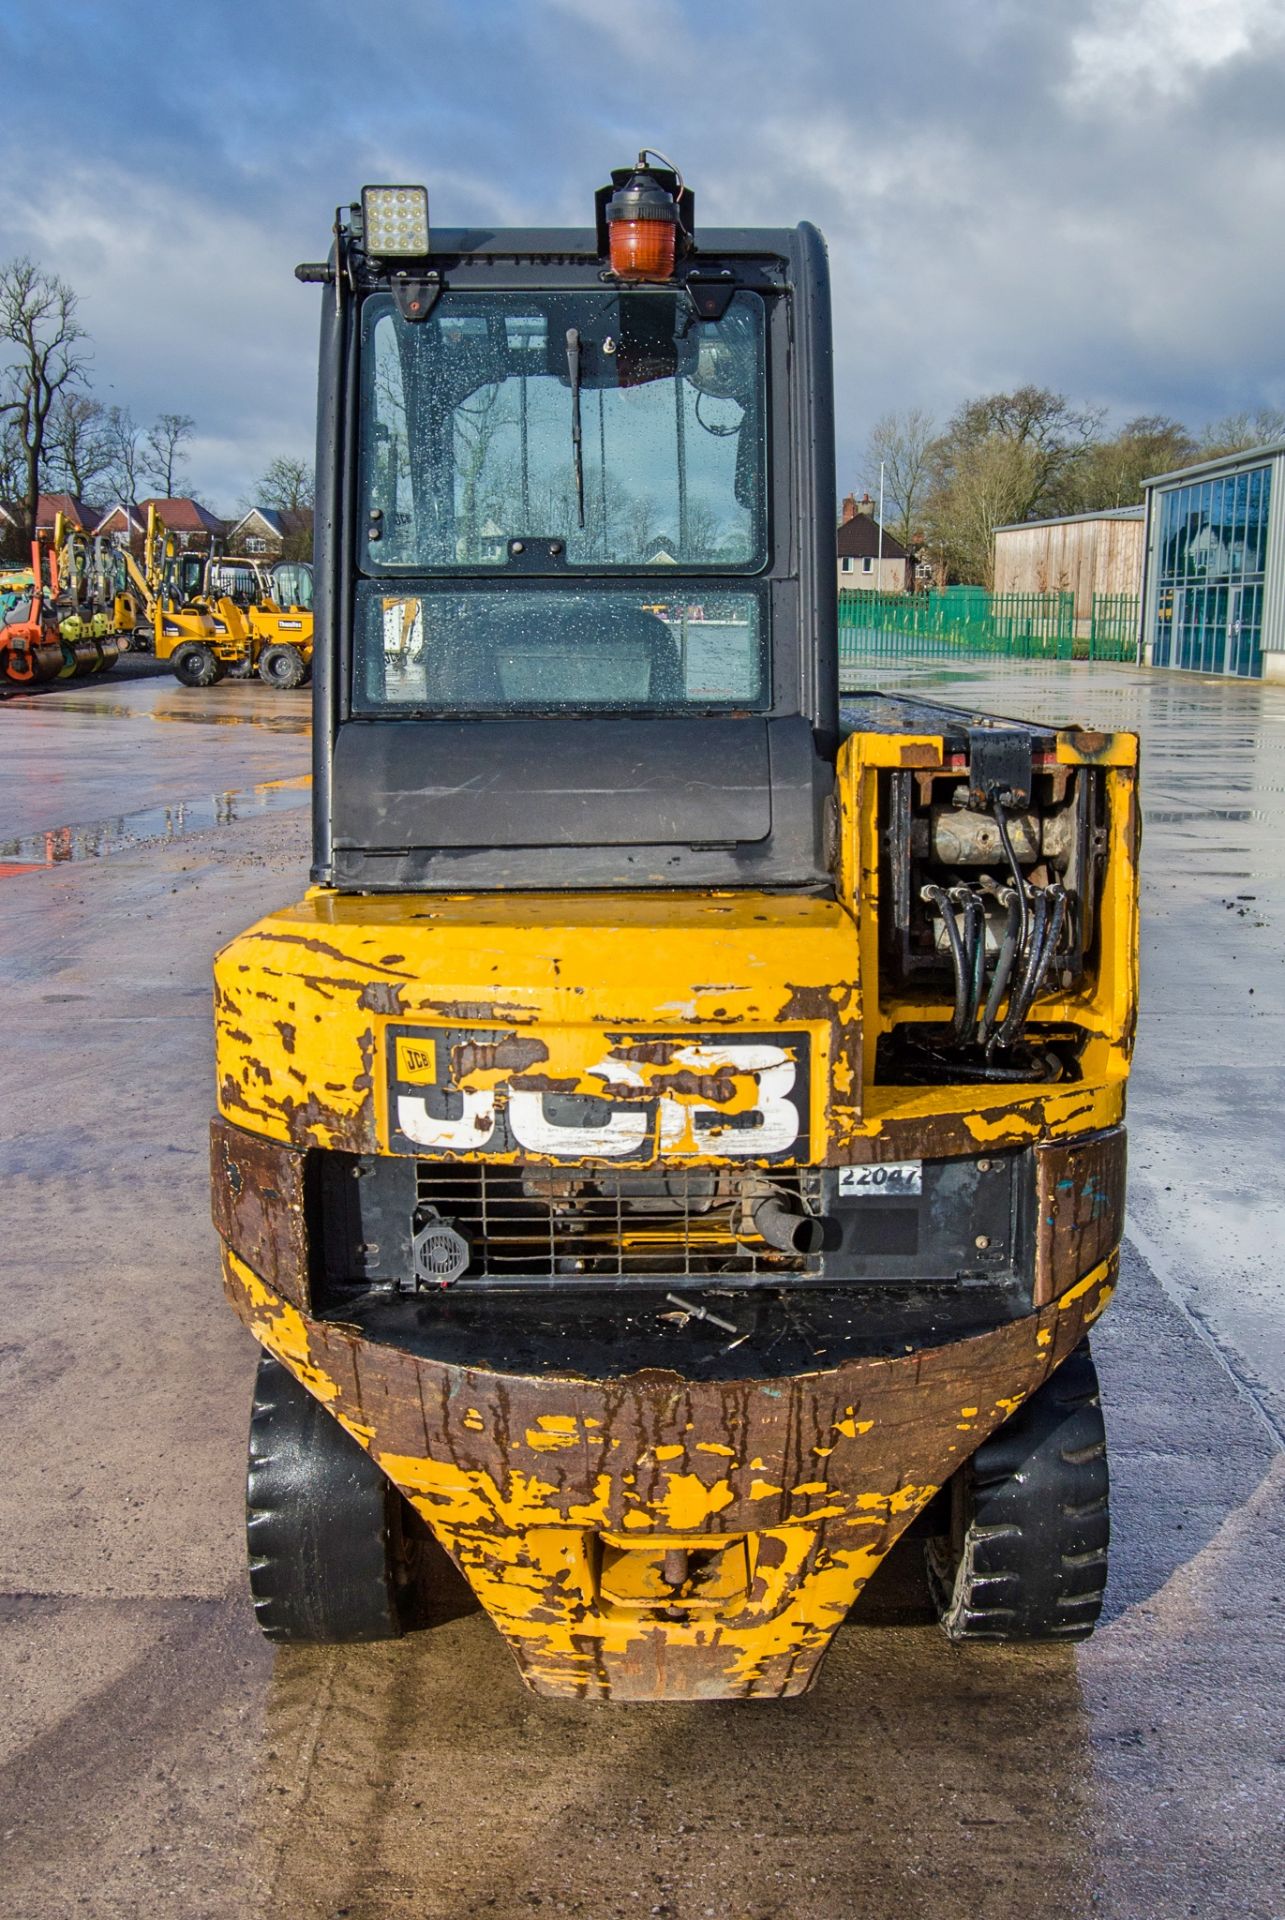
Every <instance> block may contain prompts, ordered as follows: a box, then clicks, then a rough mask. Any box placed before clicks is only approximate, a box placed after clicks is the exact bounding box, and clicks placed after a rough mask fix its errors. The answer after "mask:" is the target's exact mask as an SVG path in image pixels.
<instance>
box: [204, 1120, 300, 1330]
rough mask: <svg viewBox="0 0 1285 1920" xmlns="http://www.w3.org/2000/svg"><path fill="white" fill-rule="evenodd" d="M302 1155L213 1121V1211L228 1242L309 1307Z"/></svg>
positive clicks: (294, 1300)
mask: <svg viewBox="0 0 1285 1920" xmlns="http://www.w3.org/2000/svg"><path fill="white" fill-rule="evenodd" d="M303 1162H304V1156H303V1155H302V1154H301V1153H296V1152H294V1151H293V1149H292V1148H290V1147H281V1146H277V1145H275V1144H274V1143H273V1142H271V1141H268V1140H259V1139H256V1138H255V1137H254V1135H253V1134H249V1133H243V1132H242V1131H241V1129H240V1128H239V1127H233V1126H229V1124H228V1122H227V1121H226V1120H214V1121H212V1122H211V1123H210V1212H211V1215H212V1217H213V1220H214V1225H215V1228H216V1230H217V1231H218V1233H219V1234H220V1236H221V1237H222V1239H223V1240H224V1241H226V1243H227V1244H228V1246H230V1247H232V1248H233V1249H234V1250H235V1251H236V1252H237V1253H238V1254H239V1255H240V1256H241V1258H242V1259H243V1260H244V1261H246V1263H247V1264H248V1265H249V1266H252V1267H253V1268H254V1270H255V1272H256V1273H257V1274H260V1275H261V1276H262V1278H263V1279H265V1280H266V1281H267V1282H268V1284H269V1286H270V1287H272V1288H273V1290H274V1291H275V1292H277V1293H279V1294H280V1295H281V1296H282V1298H283V1299H285V1300H289V1301H290V1303H291V1305H292V1306H296V1307H299V1308H300V1309H302V1310H304V1311H306V1310H307V1307H308V1304H309V1295H308V1241H307V1230H306V1226H305V1222H304V1211H303Z"/></svg>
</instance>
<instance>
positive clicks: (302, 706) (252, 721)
mask: <svg viewBox="0 0 1285 1920" xmlns="http://www.w3.org/2000/svg"><path fill="white" fill-rule="evenodd" d="M273 697H274V699H281V698H282V697H283V696H282V695H280V694H274V696H273ZM183 699H184V697H183V694H182V692H181V691H180V692H175V693H172V694H170V693H167V694H162V695H161V697H160V699H159V700H158V701H157V703H156V705H155V706H154V707H150V708H149V707H145V706H136V707H131V706H127V705H126V704H125V702H124V701H123V700H109V699H107V698H106V697H105V696H102V697H99V698H91V697H90V696H88V695H83V694H82V695H80V696H79V697H77V696H76V695H74V694H62V695H60V697H59V700H58V704H57V706H56V707H55V706H48V705H46V704H45V703H44V701H42V700H41V698H40V696H39V695H38V694H17V695H14V696H12V697H11V698H10V700H9V701H8V703H7V704H8V705H9V706H10V707H11V708H13V709H14V710H21V709H23V708H32V707H38V708H39V709H40V718H41V719H42V720H43V719H46V718H47V717H48V716H49V715H51V714H52V715H54V716H59V715H62V714H66V713H77V714H90V715H92V716H93V718H94V719H96V720H103V719H106V720H159V721H161V722H164V723H168V722H173V721H179V722H183V723H188V724H190V725H192V726H198V727H259V728H261V729H262V730H263V731H264V732H265V733H310V732H311V731H312V701H311V699H310V698H305V699H304V700H303V701H301V702H300V703H298V704H297V705H292V706H291V708H290V709H289V710H287V711H286V712H283V713H272V712H262V711H256V710H255V709H254V708H253V707H242V708H231V709H229V708H226V707H221V708H220V707H214V706H211V705H210V704H208V703H207V704H205V705H197V704H195V703H193V704H190V705H185V704H184V703H183Z"/></svg>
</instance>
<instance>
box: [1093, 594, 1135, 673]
mask: <svg viewBox="0 0 1285 1920" xmlns="http://www.w3.org/2000/svg"><path fill="white" fill-rule="evenodd" d="M1137 654H1138V596H1137V594H1136V593H1095V594H1094V596H1093V614H1092V617H1091V619H1090V622H1089V658H1090V660H1135V659H1136V658H1137Z"/></svg>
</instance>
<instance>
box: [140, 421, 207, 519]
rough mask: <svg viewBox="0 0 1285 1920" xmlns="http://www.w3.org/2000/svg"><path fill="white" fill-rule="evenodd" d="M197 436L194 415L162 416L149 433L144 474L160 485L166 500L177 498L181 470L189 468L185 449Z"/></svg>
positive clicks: (144, 454)
mask: <svg viewBox="0 0 1285 1920" xmlns="http://www.w3.org/2000/svg"><path fill="white" fill-rule="evenodd" d="M195 432H196V422H195V420H194V419H193V418H192V416H191V414H190V413H162V414H158V416H157V418H156V420H155V422H154V423H153V425H152V426H150V427H149V428H148V429H147V444H146V447H145V448H144V451H143V461H142V465H143V471H144V473H146V474H147V475H148V477H149V478H150V479H152V480H154V481H155V482H156V484H157V486H158V487H159V488H160V490H161V493H162V495H163V496H164V498H165V499H166V500H171V499H173V497H174V487H175V483H176V481H177V480H178V479H179V477H180V468H182V467H185V466H186V465H187V455H186V454H185V453H184V451H183V448H184V446H185V445H186V443H187V441H189V440H190V439H191V438H192V435H193V434H194V433H195Z"/></svg>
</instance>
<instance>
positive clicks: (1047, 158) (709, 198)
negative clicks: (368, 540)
mask: <svg viewBox="0 0 1285 1920" xmlns="http://www.w3.org/2000/svg"><path fill="white" fill-rule="evenodd" d="M0 72H3V73H4V74H5V76H6V97H7V101H8V110H7V111H6V113H5V115H4V117H3V120H2V121H0V155H2V161H3V172H2V175H0V177H2V178H3V181H4V194H3V199H2V200H0V259H4V258H8V257H10V256H11V255H13V254H15V253H20V252H29V253H31V254H32V255H33V256H35V257H36V258H37V259H39V260H40V261H41V262H42V263H43V264H44V265H45V266H47V267H48V268H50V269H52V270H54V271H56V272H58V273H60V274H62V275H63V276H64V277H65V278H66V279H68V280H69V281H71V283H72V284H73V285H74V286H75V287H76V289H77V290H78V292H79V293H80V295H81V301H82V319H83V321H84V323H85V325H86V326H87V328H88V329H89V331H90V333H91V335H92V337H93V343H94V354H95V359H94V369H93V372H94V384H95V387H96V390H97V391H98V392H100V394H102V396H103V397H104V398H106V399H108V400H115V401H120V402H122V403H125V404H128V405H129V406H131V407H132V408H133V409H134V412H135V413H136V414H137V415H138V416H139V417H140V418H142V419H144V420H150V419H151V418H152V417H153V416H154V415H155V414H156V413H157V412H158V411H160V410H162V409H167V410H171V411H177V412H187V413H191V414H193V415H194V416H195V417H196V420H197V422H198V424H199V437H198V439H197V442H196V444H195V447H194V450H193V459H192V472H191V480H192V484H193V486H194V488H195V490H196V491H197V492H198V493H199V494H200V495H201V497H203V498H205V499H206V500H208V502H209V503H210V504H211V505H212V506H214V507H215V508H218V509H222V510H224V511H227V510H229V509H231V508H233V507H235V506H237V505H238V504H239V503H240V502H242V501H243V500H244V499H245V498H246V497H247V495H248V494H249V492H250V491H251V488H252V483H253V480H254V477H255V476H256V475H257V474H258V473H259V472H261V471H262V469H263V467H264V466H265V465H266V463H267V461H268V460H269V459H271V458H272V457H273V455H275V454H277V453H299V454H302V453H307V452H309V451H310V442H311V418H312V408H313V384H312V383H313V373H312V367H313V356H314V336H315V311H316V303H317V300H318V297H319V295H318V291H317V290H316V289H315V288H303V287H300V286H298V285H297V284H296V283H295V281H294V280H293V278H292V277H291V269H292V268H293V266H294V263H295V262H296V261H297V260H300V259H305V258H315V257H318V256H320V255H322V254H324V252H325V248H326V244H327V234H328V229H329V226H330V222H331V218H332V214H333V208H334V206H335V203H336V202H337V201H340V200H345V201H346V200H348V199H351V198H353V197H354V196H355V194H356V191H357V190H358V189H359V188H360V186H361V184H362V182H363V181H366V180H401V179H406V180H423V181H426V182H427V184H428V186H429V190H430V197H431V204H432V212H433V219H434V221H435V222H436V223H437V224H440V225H443V226H446V225H455V224H466V223H471V222H480V221H485V222H488V223H493V224H505V223H511V222H520V223H535V224H579V223H581V222H583V221H584V220H586V218H587V217H588V215H589V212H590V209H591V206H592V193H593V189H594V187H595V186H596V185H598V183H599V182H600V181H601V180H602V179H604V178H605V176H606V173H607V171H608V169H609V168H610V167H612V166H619V165H624V164H627V162H628V161H629V160H630V159H631V158H632V157H633V154H634V152H635V150H636V149H637V148H638V147H639V146H640V145H642V144H644V143H645V144H647V145H649V146H655V147H659V148H661V149H663V150H664V151H665V152H667V153H669V154H670V155H672V157H673V158H674V159H675V160H677V161H678V163H679V164H680V165H681V166H682V168H683V170H684V172H685V173H686V175H687V177H688V178H689V180H690V181H691V182H692V183H693V184H694V186H695V188H696V193H697V210H698V218H704V219H705V220H706V221H709V222H717V223H719V224H728V225H736V224H740V223H742V222H746V223H754V224H761V223H762V224H766V223H774V222H780V223H787V222H788V223H792V222H794V221H796V220H799V219H811V220H814V221H816V222H817V224H818V225H819V226H820V227H821V228H822V230H823V231H824V232H825V234H826V236H827V238H828V240H829V244H830V256H831V264H832V269H833V273H834V281H835V294H836V322H837V325H836V345H837V361H838V375H837V386H838V429H839V447H840V465H839V479H840V482H841V484H842V485H844V486H845V487H846V486H848V485H851V484H852V483H853V482H854V481H856V480H857V479H858V477H859V475H860V473H861V468H862V449H863V446H864V444H865V439H866V435H867V432H868V430H869V427H870V424H871V422H872V421H873V420H874V419H875V418H877V417H878V415H879V414H880V413H882V412H884V411H885V410H887V409H889V408H893V407H897V408H900V407H904V406H909V405H920V406H924V407H926V408H928V409H929V410H930V411H931V412H932V413H934V414H935V415H937V416H939V417H942V418H944V417H945V416H946V415H947V414H949V413H950V412H951V411H952V410H953V409H954V408H955V407H956V406H957V405H958V404H959V403H960V402H961V400H964V399H966V398H968V397H969V396H970V395H973V394H976V393H981V392H987V391H990V390H993V389H995V388H999V387H1008V386H1012V385H1015V384H1017V383H1019V382H1022V381H1026V380H1033V381H1036V382H1038V383H1040V384H1043V385H1048V386H1053V387H1056V388H1059V389H1062V390H1064V391H1065V392H1067V393H1068V394H1070V395H1072V396H1073V397H1074V398H1075V399H1076V400H1079V401H1086V402H1096V403H1100V404H1103V405H1105V406H1107V407H1108V408H1109V409H1110V410H1111V414H1112V416H1113V417H1115V418H1118V419H1123V418H1125V417H1127V416H1129V415H1131V414H1136V413H1141V412H1166V413H1173V414H1176V415H1178V416H1179V417H1181V418H1183V419H1185V420H1187V421H1188V422H1189V423H1191V424H1195V425H1199V424H1201V423H1203V422H1204V421H1205V420H1206V419H1208V418H1210V417H1213V416H1216V415H1219V414H1224V413H1228V412H1231V411H1239V410H1241V409H1244V408H1248V409H1252V408H1254V407H1256V406H1258V405H1261V404H1273V405H1278V406H1279V405H1285V369H1283V365H1282V351H1281V336H1282V327H1281V314H1282V311H1285V250H1283V249H1282V247H1281V239H1280V237H1281V227H1282V212H1283V211H1285V114H1282V111H1281V102H1282V99H1285V0H1076V3H1075V4H1074V5H1072V4H1063V3H1061V0H1059V3H1058V4H1050V0H792V3H791V4H790V5H788V6H786V5H782V4H780V0H777V3H776V4H772V0H736V4H731V0H646V3H645V4H643V5H639V4H638V3H637V0H615V3H614V4H613V3H612V0H525V3H524V4H514V3H513V0H363V3H362V4H360V5H357V6H353V5H349V4H347V3H345V4H343V5H339V4H337V3H336V0H254V3H253V4H249V0H205V3H204V4H203V5H198V6H191V5H189V6H183V7H176V6H175V5H174V4H173V0H61V4H60V5H59V7H58V8H57V9H56V17H55V14H51V12H50V10H49V8H48V6H47V5H46V4H45V3H44V0H9V3H8V5H7V6H6V8H5V9H4V11H3V15H0ZM27 103H30V104H29V105H28V104H27Z"/></svg>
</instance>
